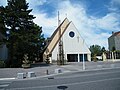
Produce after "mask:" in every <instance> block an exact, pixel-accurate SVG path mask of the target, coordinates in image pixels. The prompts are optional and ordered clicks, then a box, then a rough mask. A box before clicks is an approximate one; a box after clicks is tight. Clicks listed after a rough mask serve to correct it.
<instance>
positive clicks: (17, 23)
mask: <svg viewBox="0 0 120 90" xmlns="http://www.w3.org/2000/svg"><path fill="white" fill-rule="evenodd" d="M7 1H8V5H7V6H6V7H5V8H2V10H3V11H4V13H3V15H2V16H3V17H4V25H5V26H6V29H5V30H4V32H9V37H8V38H7V40H4V41H5V42H6V44H7V47H8V49H9V58H8V59H9V60H8V65H9V66H11V67H18V66H21V64H22V59H23V56H24V54H26V53H27V54H28V55H29V59H30V60H32V59H33V56H34V55H36V54H38V51H41V50H42V48H43V47H44V45H43V43H44V35H43V34H42V28H41V27H39V26H38V25H36V24H35V23H34V22H33V19H34V18H35V17H34V16H33V15H31V14H30V12H31V11H32V9H30V10H29V9H28V7H29V6H28V3H27V2H26V0H20V1H19V0H7ZM4 34H6V33H4ZM38 49H39V50H38ZM15 65H16V66H15Z"/></svg>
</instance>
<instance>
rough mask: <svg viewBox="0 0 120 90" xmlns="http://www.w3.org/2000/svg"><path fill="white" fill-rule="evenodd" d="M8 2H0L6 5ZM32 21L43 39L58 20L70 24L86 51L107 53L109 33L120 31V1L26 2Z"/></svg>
mask: <svg viewBox="0 0 120 90" xmlns="http://www.w3.org/2000/svg"><path fill="white" fill-rule="evenodd" d="M6 1H7V0H0V5H6ZM27 2H28V3H29V6H30V7H29V8H32V9H33V11H32V14H33V15H34V16H36V19H35V20H34V21H35V23H37V24H38V25H39V26H42V27H43V33H44V35H45V36H46V37H47V36H50V35H51V34H52V33H53V32H54V30H55V29H56V28H57V13H58V11H59V12H60V20H61V21H62V20H63V19H64V18H65V17H67V18H68V19H69V20H70V21H73V23H74V24H75V26H76V28H77V29H78V30H79V32H80V34H81V36H82V37H83V38H84V40H85V41H86V44H87V45H88V47H89V46H90V45H93V44H97V45H100V46H105V47H106V49H108V41H107V40H108V37H109V36H110V35H111V33H112V31H114V32H117V31H120V0H27Z"/></svg>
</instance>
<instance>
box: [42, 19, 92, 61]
mask: <svg viewBox="0 0 120 90" xmlns="http://www.w3.org/2000/svg"><path fill="white" fill-rule="evenodd" d="M60 41H61V45H62V47H61V49H62V53H63V55H64V59H65V60H67V62H80V61H83V60H85V61H91V52H90V50H89V48H88V47H87V45H86V44H85V41H84V39H83V38H82V37H81V36H80V33H79V31H78V30H77V28H76V27H75V25H74V24H73V22H72V21H71V22H69V20H68V19H67V18H65V19H64V21H63V22H62V23H61V24H60V25H59V26H58V28H57V29H56V30H55V32H54V33H53V35H52V36H51V40H50V42H49V43H48V46H47V47H46V50H45V52H44V54H43V58H44V60H45V59H46V58H49V60H50V62H52V61H57V60H58V57H59V53H60ZM48 56H49V57H48Z"/></svg>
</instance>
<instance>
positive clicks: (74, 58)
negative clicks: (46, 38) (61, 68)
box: [67, 54, 78, 62]
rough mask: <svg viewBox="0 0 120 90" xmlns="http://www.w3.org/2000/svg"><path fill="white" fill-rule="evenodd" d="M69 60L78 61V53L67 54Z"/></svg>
mask: <svg viewBox="0 0 120 90" xmlns="http://www.w3.org/2000/svg"><path fill="white" fill-rule="evenodd" d="M67 59H68V62H78V54H67Z"/></svg>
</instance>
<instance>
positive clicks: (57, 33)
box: [44, 18, 70, 55]
mask: <svg viewBox="0 0 120 90" xmlns="http://www.w3.org/2000/svg"><path fill="white" fill-rule="evenodd" d="M69 24H70V22H69V20H68V19H67V18H65V19H64V21H63V22H62V23H61V24H60V25H59V26H58V28H57V29H56V30H55V32H54V33H53V34H52V36H51V41H50V42H49V44H48V45H47V48H46V50H45V51H44V55H49V54H50V53H51V52H52V51H53V49H54V48H55V46H56V45H57V43H58V41H59V40H60V38H61V37H62V35H63V33H64V32H65V30H66V29H67V27H68V26H69ZM60 32H61V34H60Z"/></svg>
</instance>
